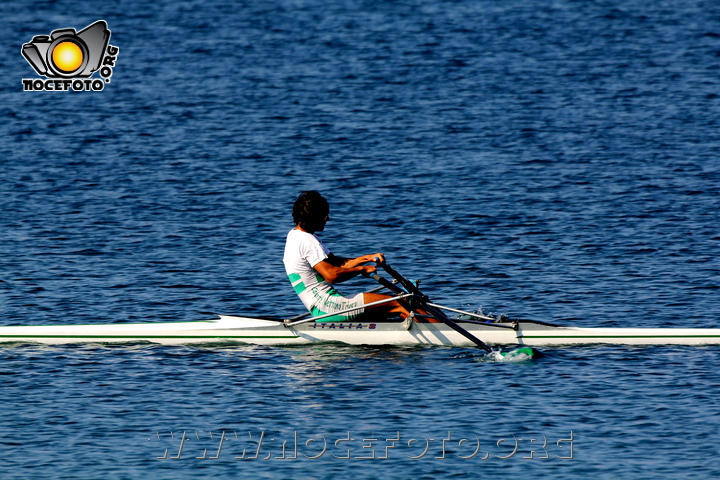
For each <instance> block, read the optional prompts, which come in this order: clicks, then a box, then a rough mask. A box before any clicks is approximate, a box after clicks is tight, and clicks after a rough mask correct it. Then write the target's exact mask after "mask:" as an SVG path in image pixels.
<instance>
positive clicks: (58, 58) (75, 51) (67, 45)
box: [52, 42, 83, 73]
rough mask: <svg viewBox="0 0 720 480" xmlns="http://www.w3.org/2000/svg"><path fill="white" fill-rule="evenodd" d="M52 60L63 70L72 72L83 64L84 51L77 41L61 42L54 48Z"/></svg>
mask: <svg viewBox="0 0 720 480" xmlns="http://www.w3.org/2000/svg"><path fill="white" fill-rule="evenodd" d="M52 61H53V63H54V64H55V66H56V67H57V68H59V69H60V70H62V71H63V72H66V73H71V72H74V71H75V70H77V69H78V68H80V67H81V66H82V63H83V52H82V50H81V49H80V47H79V46H78V45H77V44H76V43H73V42H60V43H58V44H57V45H56V46H55V48H54V49H53V52H52Z"/></svg>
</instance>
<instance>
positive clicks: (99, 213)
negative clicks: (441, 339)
mask: <svg viewBox="0 0 720 480" xmlns="http://www.w3.org/2000/svg"><path fill="white" fill-rule="evenodd" d="M0 12H1V13H2V18H3V20H2V25H3V27H4V28H2V29H0V40H2V45H3V46H4V47H5V48H4V49H2V50H0V67H2V72H3V75H2V76H1V77H0V118H1V119H2V121H0V165H1V166H2V168H1V169H0V253H1V255H2V262H0V312H1V313H2V316H1V317H0V324H2V325H44V324H55V325H64V324H77V323H126V322H141V321H142V322H145V321H147V322H163V321H178V320H180V321H182V320H202V319H208V318H212V316H213V315H214V314H216V313H227V314H247V315H270V314H273V315H295V314H298V313H301V307H302V305H301V304H300V302H299V300H298V299H297V297H296V296H295V294H294V293H293V291H292V289H291V288H290V285H289V284H288V282H287V279H286V277H285V273H284V269H283V266H282V261H281V256H282V247H283V243H284V238H285V234H286V232H287V230H288V229H289V228H291V227H292V219H291V216H290V214H289V210H290V207H291V205H292V202H293V200H294V199H295V197H296V196H297V194H298V193H299V192H300V191H302V190H307V189H317V190H319V191H321V192H322V193H323V194H324V195H325V196H326V197H327V198H328V199H329V201H330V203H331V209H332V211H331V217H332V220H331V222H330V223H329V224H328V227H327V229H326V232H324V233H323V235H322V236H323V239H324V241H325V242H326V244H327V245H328V246H329V247H330V248H331V249H332V250H333V252H334V253H336V254H340V255H353V254H358V255H359V254H364V253H370V252H375V251H382V252H384V253H385V254H386V256H387V257H388V262H389V263H390V264H392V265H393V266H394V267H396V268H397V269H398V270H400V271H401V272H404V273H406V274H407V275H408V276H410V277H412V278H420V279H422V280H423V285H424V286H425V290H426V291H427V292H428V293H429V294H431V296H432V297H433V299H435V300H437V301H442V303H446V304H451V305H455V306H458V307H464V308H467V309H478V308H481V307H482V308H483V309H484V310H485V311H486V312H487V311H492V312H495V313H507V314H509V315H511V316H521V317H525V318H534V319H538V320H547V321H555V322H559V323H563V324H569V325H578V326H608V327H623V326H642V327H671V326H693V327H706V328H712V327H715V326H717V323H718V318H719V317H720V265H719V263H718V260H717V251H718V247H719V246H720V219H719V218H718V217H719V214H718V212H719V211H720V193H719V192H720V189H719V185H720V160H719V159H718V158H719V155H718V154H719V153H720V141H719V139H720V137H719V135H718V128H719V127H720V124H719V122H718V119H720V115H719V113H720V112H718V106H719V105H718V102H720V97H719V96H718V95H720V81H719V80H718V75H719V74H720V68H719V67H720V6H718V4H717V3H716V2H709V1H702V0H692V1H683V2H681V1H675V0H670V1H663V2H641V1H626V2H613V1H557V2H540V1H505V2H491V1H470V0H459V1H446V2H443V1H419V0H417V1H392V2H371V1H365V2H363V1H343V2H341V1H330V2H328V1H325V2H320V1H309V0H308V1H280V0H278V1H263V2H230V1H227V2H225V1H222V0H208V1H202V2H201V1H182V2H179V1H174V2H172V1H155V2H151V3H150V2H138V1H130V2H114V1H109V2H94V1H87V2H67V1H56V2H43V1H39V2H33V5H32V6H30V5H29V4H27V2H19V1H12V0H11V1H7V2H4V3H3V4H2V6H0ZM99 19H104V20H106V21H107V22H108V25H109V28H110V29H111V30H112V38H111V40H110V43H111V44H112V45H115V46H118V47H119V48H120V53H119V55H118V59H117V63H116V66H115V68H114V70H113V75H112V78H111V82H110V83H107V84H106V86H105V89H104V90H103V91H102V92H23V91H22V79H23V78H35V76H36V74H35V72H34V71H33V70H32V68H30V66H29V65H28V63H27V62H26V61H25V59H24V58H23V57H22V55H21V54H20V49H21V46H22V44H23V43H26V42H29V41H30V40H31V39H32V37H33V36H35V35H47V34H49V33H50V32H51V31H52V30H55V29H58V28H68V27H72V28H76V29H81V28H83V27H85V26H87V25H89V24H91V23H92V22H94V21H96V20H99ZM371 286H372V285H368V283H367V280H361V279H356V280H353V281H352V282H350V283H349V284H348V285H347V286H343V290H344V291H346V292H349V293H351V292H353V291H359V290H360V289H367V288H370V287H371ZM543 353H544V354H545V355H544V357H542V358H540V359H538V360H534V361H523V360H520V361H514V362H497V361H490V359H488V358H486V357H485V356H483V355H482V354H481V352H479V351H477V350H475V349H470V348H384V347H350V346H344V345H334V344H331V345H316V346H311V347H293V348H279V347H278V348H269V347H258V346H249V345H248V346H236V345H227V344H212V345H201V346H189V347H165V346H158V345H151V344H128V345H122V346H107V345H74V346H58V347H47V346H38V345H29V344H12V343H11V344H5V345H3V346H2V347H0V452H1V453H2V457H3V460H2V463H0V477H1V478H18V479H20V478H23V479H27V478H67V479H71V478H108V479H124V478H148V477H153V478H167V479H177V478H210V477H218V476H220V477H224V478H233V477H238V478H240V477H242V478H244V477H250V476H252V477H259V478H318V479H321V478H322V479H325V478H328V479H329V478H333V479H345V478H350V477H352V478H408V479H409V478H413V479H415V478H428V479H430V478H432V479H446V478H447V479H449V478H474V477H480V476H484V477H510V476H512V477H520V476H529V475H539V476H542V477H546V478H558V479H560V478H563V479H564V478H567V479H575V478H604V479H616V478H628V479H641V478H648V479H650V478H688V479H690V478H692V479H695V478H697V479H707V478H714V477H717V476H719V475H720V451H719V450H718V445H719V444H720V438H719V436H718V434H719V432H718V425H719V424H720V407H719V406H718V402H717V398H718V395H720V388H719V387H718V382H717V371H718V368H719V367H720V364H719V363H720V348H718V347H715V346H710V347H662V346H659V347H642V348H640V347H619V346H615V347H614V346H584V347H568V348H560V347H556V348H544V349H543ZM223 432H224V433H223ZM571 432H572V434H571ZM183 435H185V441H184V442H183V441H182V439H183ZM296 435H297V436H296ZM348 435H349V436H348ZM571 435H572V438H573V442H572V448H573V450H572V458H571V459H568V458H558V457H566V456H569V449H570V445H571V443H570V442H569V441H568V439H569V438H571ZM261 437H262V443H260V438H261ZM348 438H352V440H347V439H348ZM394 438H398V439H399V440H396V441H391V440H392V439H394ZM463 439H466V441H464V442H462V443H460V441H461V440H463ZM341 440H346V441H344V442H343V441H341ZM443 440H445V442H444V443H443ZM563 440H564V441H563ZM478 441H479V442H480V447H479V448H478V450H477V453H476V454H475V455H474V456H472V458H461V457H462V456H464V457H468V456H471V454H473V452H474V451H475V449H476V446H477V442H478ZM559 441H560V443H559V444H558V442H559ZM283 442H284V444H285V452H284V453H285V457H286V458H276V457H282V456H283ZM323 442H325V444H326V445H327V449H326V450H325V451H324V453H322V452H323V450H322V444H323ZM336 442H337V443H336ZM221 444H222V448H221V449H220V451H218V448H219V446H220V445H221ZM293 444H297V445H298V458H297V459H292V458H288V457H291V456H292V452H293V451H292V449H291V445H293ZM181 445H182V451H180V447H181ZM258 445H260V451H259V452H258ZM516 445H517V449H515V446H516ZM386 447H387V448H388V450H387V456H388V458H387V459H380V458H378V457H381V456H384V455H385V454H386V450H385V449H386ZM426 447H427V451H426V452H424V450H425V449H426ZM166 450H167V452H168V454H167V458H165V459H158V458H157V457H163V456H164V454H165V452H166ZM243 451H245V457H246V458H244V459H239V458H236V457H241V456H242V455H243ZM443 451H444V454H443ZM533 451H534V452H535V453H534V454H532V456H533V458H527V457H530V455H531V452H533ZM423 452H424V453H423ZM513 452H514V453H513ZM320 453H322V455H320V456H319V457H318V458H314V459H312V458H307V457H313V456H317V455H318V454H320ZM178 454H180V455H179V456H180V458H179V459H171V457H174V456H178ZM256 454H257V456H258V458H257V459H252V458H249V457H252V456H253V455H256ZM545 454H547V456H548V457H549V458H547V459H544V458H539V457H542V456H545ZM268 455H269V456H270V458H269V459H267V460H265V458H266V457H267V456H268ZM348 455H349V456H350V457H351V458H349V459H345V458H338V457H343V456H348ZM214 456H217V457H218V458H216V459H212V458H209V457H214ZM370 456H374V457H375V458H374V459H373V458H371V459H360V458H358V457H370ZM418 456H419V458H410V457H418ZM197 457H205V458H197ZM443 457H444V458H443ZM486 457H487V458H486ZM505 457H507V458H505Z"/></svg>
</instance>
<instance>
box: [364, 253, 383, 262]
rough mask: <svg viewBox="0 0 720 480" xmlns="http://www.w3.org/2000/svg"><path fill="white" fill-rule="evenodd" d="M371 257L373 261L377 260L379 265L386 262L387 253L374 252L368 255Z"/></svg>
mask: <svg viewBox="0 0 720 480" xmlns="http://www.w3.org/2000/svg"><path fill="white" fill-rule="evenodd" d="M368 256H369V257H370V258H371V259H370V261H371V262H375V263H376V264H377V265H382V264H383V263H385V255H383V254H382V253H373V254H372V255H368Z"/></svg>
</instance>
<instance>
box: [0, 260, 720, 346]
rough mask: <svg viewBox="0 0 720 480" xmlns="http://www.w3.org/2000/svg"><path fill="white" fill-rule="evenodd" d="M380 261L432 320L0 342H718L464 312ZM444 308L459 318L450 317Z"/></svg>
mask: <svg viewBox="0 0 720 480" xmlns="http://www.w3.org/2000/svg"><path fill="white" fill-rule="evenodd" d="M382 266H383V268H384V269H385V270H386V271H387V272H388V273H389V274H390V275H391V276H393V277H394V278H395V279H396V282H397V283H390V282H388V281H387V280H385V279H383V278H382V277H380V276H379V275H377V274H374V275H373V278H374V279H375V280H377V281H378V282H379V283H380V284H381V285H382V286H383V287H384V288H388V289H390V290H391V291H393V292H394V293H395V296H393V297H391V298H390V299H388V300H387V301H393V300H398V301H406V302H408V304H409V305H410V306H411V307H412V308H413V310H414V311H417V310H419V309H422V311H425V312H429V313H430V314H432V318H429V316H427V315H421V314H419V313H418V314H417V316H413V317H411V318H409V319H406V320H405V321H397V320H396V319H388V318H373V317H365V318H361V320H360V321H355V322H335V323H332V322H331V323H328V322H322V321H320V320H323V317H322V316H320V317H314V318H303V317H309V314H305V315H300V316H297V317H293V318H289V319H282V318H254V317H240V316H230V315H220V316H219V318H218V319H215V320H203V321H193V322H162V323H128V324H105V325H65V326H62V325H51V326H5V327H0V342H37V343H43V344H67V343H79V342H98V343H123V342H138V341H146V342H152V343H158V344H163V345H187V344H202V343H209V342H237V343H249V344H258V345H301V344H309V343H318V342H341V343H346V344H350V345H445V346H458V347H468V346H473V345H476V346H479V347H481V348H483V349H484V350H486V351H488V352H490V351H492V349H491V348H490V347H489V345H520V346H528V347H536V346H546V345H578V344H621V345H716V344H720V329H709V328H706V329H693V328H578V327H567V326H560V325H555V324H552V323H546V322H540V321H534V320H519V319H516V320H510V319H507V318H504V317H503V318H492V317H488V316H485V315H482V314H478V313H472V312H465V311H462V310H458V309H455V308H450V307H445V306H442V305H438V304H435V303H432V302H431V301H430V300H429V298H428V297H427V296H425V295H424V294H423V293H422V292H420V290H419V289H418V288H417V285H416V284H414V283H412V282H410V281H408V280H407V279H406V278H405V277H403V276H402V275H400V274H398V273H397V272H396V271H395V270H393V269H392V268H390V267H389V266H387V265H382ZM401 287H402V288H401ZM376 303H381V302H376ZM368 305H369V304H368ZM366 306H367V305H366ZM444 311H450V312H454V313H457V314H460V315H461V316H460V317H454V318H449V317H447V316H446V315H445V313H444ZM528 350H529V349H528Z"/></svg>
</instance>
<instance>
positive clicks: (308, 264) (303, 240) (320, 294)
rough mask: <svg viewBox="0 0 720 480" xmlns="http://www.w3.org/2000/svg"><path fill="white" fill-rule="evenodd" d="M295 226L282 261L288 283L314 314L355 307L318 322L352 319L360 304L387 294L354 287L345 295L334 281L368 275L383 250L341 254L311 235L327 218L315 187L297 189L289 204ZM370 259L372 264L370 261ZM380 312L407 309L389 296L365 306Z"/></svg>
mask: <svg viewBox="0 0 720 480" xmlns="http://www.w3.org/2000/svg"><path fill="white" fill-rule="evenodd" d="M292 214H293V221H294V223H295V228H293V229H292V230H290V232H289V233H288V236H287V241H286V243H285V254H284V256H283V263H284V264H285V271H286V273H287V275H288V278H289V279H290V283H291V284H292V286H293V288H294V289H295V293H297V294H298V296H299V297H300V300H301V301H302V302H303V304H304V305H305V307H307V309H308V310H309V311H310V313H311V314H312V316H313V317H317V316H320V315H326V314H329V313H334V312H340V311H343V310H347V309H349V308H355V307H357V310H354V311H351V312H346V313H342V314H338V315H333V316H329V317H325V318H323V319H321V320H318V321H322V322H349V321H356V320H357V319H358V318H360V317H361V316H362V315H363V313H364V312H365V308H364V307H363V305H366V304H368V303H371V302H375V301H378V300H384V299H388V298H390V297H389V296H387V295H381V294H378V293H370V292H364V293H358V294H356V295H353V296H351V297H345V296H343V295H342V294H341V293H340V292H338V291H337V290H336V289H335V287H334V286H333V284H336V283H342V282H344V281H346V280H349V279H350V278H353V277H355V276H357V275H360V274H363V275H371V274H373V273H375V270H376V269H377V267H376V265H374V264H382V263H384V262H385V257H384V256H383V254H382V253H374V254H370V255H363V256H360V257H356V258H344V257H338V256H335V255H333V254H332V253H331V252H330V250H328V248H327V247H326V246H325V245H323V243H322V241H321V240H320V239H319V238H318V237H317V236H316V235H315V233H316V232H322V231H323V230H324V229H325V224H326V223H327V222H328V221H329V220H330V206H329V204H328V202H327V200H325V198H324V197H323V196H322V195H321V194H320V193H318V192H316V191H314V190H311V191H307V192H302V193H301V194H300V196H299V197H298V199H297V200H296V201H295V204H294V205H293V213H292ZM373 263H374V264H373ZM370 308H372V309H373V312H377V313H378V314H379V315H381V316H393V315H400V317H402V318H403V319H405V318H407V317H409V316H410V311H409V310H408V309H407V308H406V307H405V306H404V305H402V304H401V303H399V302H397V301H394V302H389V303H385V304H382V305H377V306H374V307H370Z"/></svg>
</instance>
